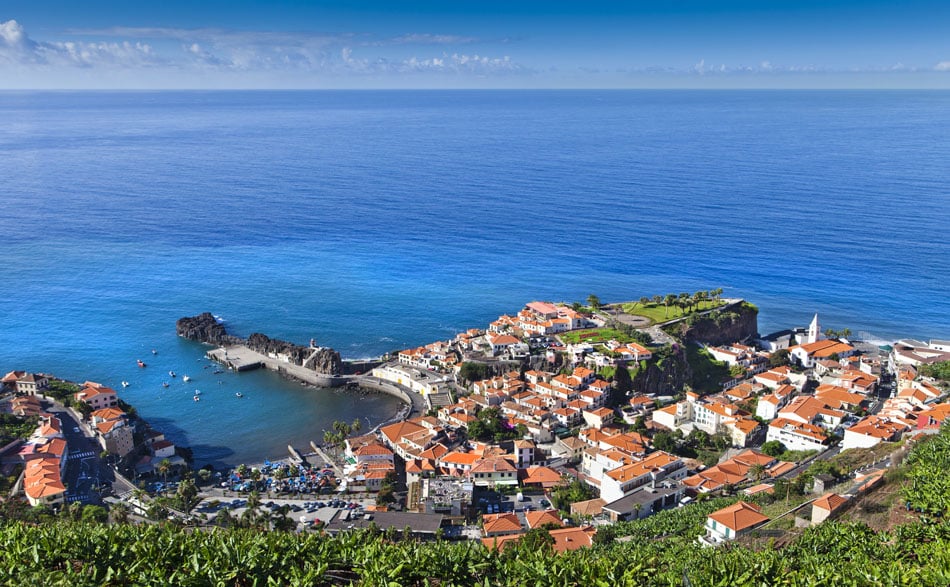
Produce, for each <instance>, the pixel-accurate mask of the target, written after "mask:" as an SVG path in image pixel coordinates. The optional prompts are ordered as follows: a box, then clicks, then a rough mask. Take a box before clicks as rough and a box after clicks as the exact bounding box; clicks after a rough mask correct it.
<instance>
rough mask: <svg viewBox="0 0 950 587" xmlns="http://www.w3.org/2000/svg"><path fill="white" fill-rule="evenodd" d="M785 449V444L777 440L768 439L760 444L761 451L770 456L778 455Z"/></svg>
mask: <svg viewBox="0 0 950 587" xmlns="http://www.w3.org/2000/svg"><path fill="white" fill-rule="evenodd" d="M786 450H788V449H786V448H785V445H784V444H782V443H781V442H779V441H778V440H770V441H768V442H766V443H764V444H762V452H763V453H765V454H767V455H769V456H770V457H778V456H779V455H780V454H782V453H783V452H785V451H786Z"/></svg>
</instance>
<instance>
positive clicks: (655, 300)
mask: <svg viewBox="0 0 950 587" xmlns="http://www.w3.org/2000/svg"><path fill="white" fill-rule="evenodd" d="M652 299H653V304H654V305H656V306H659V305H660V304H662V303H663V296H661V295H659V294H657V295H655V296H653V298H652Z"/></svg>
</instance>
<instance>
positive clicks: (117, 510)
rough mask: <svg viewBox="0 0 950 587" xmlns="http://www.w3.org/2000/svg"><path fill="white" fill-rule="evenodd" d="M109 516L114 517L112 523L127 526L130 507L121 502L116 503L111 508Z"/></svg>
mask: <svg viewBox="0 0 950 587" xmlns="http://www.w3.org/2000/svg"><path fill="white" fill-rule="evenodd" d="M109 514H110V515H111V516H112V521H113V522H115V523H116V524H125V523H127V522H128V521H129V514H130V512H129V506H127V505H126V504H124V503H122V502H121V501H120V502H118V503H114V504H112V506H111V507H110V508H109Z"/></svg>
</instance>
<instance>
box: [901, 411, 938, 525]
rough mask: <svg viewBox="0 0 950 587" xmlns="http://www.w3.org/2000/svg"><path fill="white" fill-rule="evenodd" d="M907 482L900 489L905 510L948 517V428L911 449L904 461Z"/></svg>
mask: <svg viewBox="0 0 950 587" xmlns="http://www.w3.org/2000/svg"><path fill="white" fill-rule="evenodd" d="M904 465H905V466H907V467H908V471H907V482H905V484H904V487H903V488H902V490H901V496H902V497H903V498H904V500H905V502H906V504H907V508H908V509H912V510H914V511H917V512H921V513H926V514H928V515H931V516H937V517H939V518H945V517H946V516H947V515H948V514H950V475H947V468H948V467H950V428H947V427H946V426H944V427H943V428H942V429H941V432H940V434H938V435H937V436H936V437H935V438H932V439H930V440H928V441H926V442H923V443H921V444H919V445H918V446H917V447H915V448H914V450H912V451H911V452H910V454H909V455H908V456H907V459H906V460H905V461H904Z"/></svg>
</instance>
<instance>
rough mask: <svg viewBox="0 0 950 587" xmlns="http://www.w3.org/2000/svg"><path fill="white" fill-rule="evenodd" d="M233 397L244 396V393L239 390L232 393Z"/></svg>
mask: <svg viewBox="0 0 950 587" xmlns="http://www.w3.org/2000/svg"><path fill="white" fill-rule="evenodd" d="M234 397H244V394H243V393H241V392H240V391H239V392H237V393H235V394H234Z"/></svg>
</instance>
